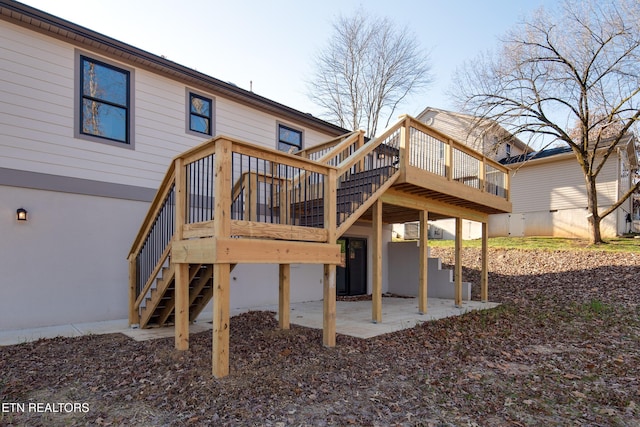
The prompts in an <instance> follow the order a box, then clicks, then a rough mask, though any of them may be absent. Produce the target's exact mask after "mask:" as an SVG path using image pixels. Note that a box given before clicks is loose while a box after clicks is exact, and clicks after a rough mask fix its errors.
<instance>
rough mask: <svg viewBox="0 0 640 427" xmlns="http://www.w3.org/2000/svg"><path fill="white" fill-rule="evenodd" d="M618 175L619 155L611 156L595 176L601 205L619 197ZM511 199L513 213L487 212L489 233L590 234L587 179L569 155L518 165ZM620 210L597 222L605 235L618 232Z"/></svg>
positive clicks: (515, 235)
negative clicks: (489, 214)
mask: <svg viewBox="0 0 640 427" xmlns="http://www.w3.org/2000/svg"><path fill="white" fill-rule="evenodd" d="M516 168H517V166H516ZM618 176H619V159H618V157H617V156H612V157H611V158H610V159H609V160H608V161H607V163H606V165H605V167H604V168H603V169H602V172H601V173H600V175H599V176H598V184H597V190H598V204H599V206H600V208H601V209H606V208H608V207H609V206H611V205H612V204H613V203H614V202H615V201H616V200H617V197H618V193H619V185H618ZM511 201H512V204H513V213H511V214H501V215H492V216H491V217H490V221H489V234H490V236H492V237H495V236H514V237H517V236H556V237H583V238H586V237H589V236H590V231H589V225H588V221H587V214H588V211H587V199H586V184H585V181H584V177H583V175H582V172H581V170H580V166H579V165H578V163H577V161H576V160H575V158H574V157H573V156H568V157H564V158H561V159H558V160H556V159H548V160H547V161H532V162H530V163H528V164H525V165H523V166H522V167H520V168H517V169H516V170H515V171H514V172H513V173H512V176H511ZM620 216H621V214H620V213H615V214H611V215H609V216H607V217H606V218H605V219H604V220H603V221H602V222H601V232H602V234H603V236H605V237H613V236H616V235H617V234H620V225H619V224H620Z"/></svg>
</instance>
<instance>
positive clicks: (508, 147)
mask: <svg viewBox="0 0 640 427" xmlns="http://www.w3.org/2000/svg"><path fill="white" fill-rule="evenodd" d="M507 157H511V144H507Z"/></svg>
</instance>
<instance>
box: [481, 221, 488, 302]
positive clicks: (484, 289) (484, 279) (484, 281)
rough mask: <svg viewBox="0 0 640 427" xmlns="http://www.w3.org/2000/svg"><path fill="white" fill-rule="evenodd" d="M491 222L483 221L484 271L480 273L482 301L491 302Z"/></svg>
mask: <svg viewBox="0 0 640 427" xmlns="http://www.w3.org/2000/svg"><path fill="white" fill-rule="evenodd" d="M488 238H489V224H488V223H487V222H483V223H482V271H481V273H480V301H482V302H489V241H488Z"/></svg>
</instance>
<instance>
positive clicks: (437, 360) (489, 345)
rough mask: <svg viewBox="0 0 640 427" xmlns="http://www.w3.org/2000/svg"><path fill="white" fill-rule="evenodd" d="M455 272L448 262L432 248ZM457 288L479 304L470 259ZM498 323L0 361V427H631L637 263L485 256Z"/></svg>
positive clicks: (257, 326)
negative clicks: (225, 350) (216, 374)
mask: <svg viewBox="0 0 640 427" xmlns="http://www.w3.org/2000/svg"><path fill="white" fill-rule="evenodd" d="M432 255H433V256H441V257H442V258H443V262H444V263H449V264H451V263H452V251H451V250H450V249H439V248H433V249H432ZM463 260H464V265H465V269H464V280H466V281H470V282H472V283H473V293H474V295H475V298H478V295H479V287H478V283H479V272H478V270H479V268H480V253H479V251H478V250H475V249H465V250H464V254H463ZM489 264H490V275H489V279H490V298H491V300H493V301H497V302H501V303H502V305H501V306H500V307H498V308H496V309H493V310H488V311H482V312H473V313H469V314H466V315H464V316H461V317H457V318H449V319H443V320H439V321H434V322H429V323H426V324H423V325H420V326H417V327H415V328H413V329H407V330H404V331H401V332H397V333H392V334H387V335H383V336H379V337H376V338H372V339H367V340H363V339H357V338H351V337H346V336H341V335H338V337H337V345H336V347H335V348H325V347H323V346H322V331H320V330H313V329H307V328H303V327H296V326H292V328H291V330H288V331H281V330H278V328H277V322H276V320H275V319H274V316H273V313H269V312H250V313H246V314H243V315H240V316H237V317H234V318H233V319H232V322H231V348H230V360H231V366H230V369H231V374H230V375H229V376H228V377H226V378H223V379H220V380H217V379H215V378H213V377H212V375H211V333H210V332H205V333H202V334H197V335H193V336H192V337H191V347H190V350H189V351H186V352H178V351H176V350H174V349H173V339H161V340H154V341H147V342H135V341H133V340H131V339H129V338H127V337H125V336H123V335H120V334H114V335H101V336H86V337H80V338H57V339H51V340H40V341H37V342H33V343H25V344H20V345H15V346H9V347H0V405H1V406H0V425H2V426H12V425H15V426H23V425H25V426H58V425H65V426H66V425H70V426H71V425H92V426H94V425H97V426H120V425H126V426H129V425H136V426H165V425H166V426H169V425H171V426H174V425H187V426H190V425H193V426H200V425H216V426H218V425H221V426H225V425H233V426H235V425H252V426H253V425H260V426H262V425H264V426H325V425H338V426H345V425H356V426H392V425H403V426H405V425H406V426H638V425H640V407H639V406H640V308H639V307H640V306H639V305H638V303H639V302H640V254H631V253H607V252H592V251H567V252H563V251H557V252H545V251H523V250H498V249H492V250H490V263H489Z"/></svg>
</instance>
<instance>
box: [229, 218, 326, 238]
mask: <svg viewBox="0 0 640 427" xmlns="http://www.w3.org/2000/svg"><path fill="white" fill-rule="evenodd" d="M231 235H232V236H241V237H251V238H256V237H266V238H269V239H279V240H296V241H303V242H326V241H327V237H328V231H327V230H325V229H324V228H312V227H301V226H299V225H287V224H269V223H265V222H251V221H241V220H233V221H231Z"/></svg>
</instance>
